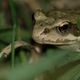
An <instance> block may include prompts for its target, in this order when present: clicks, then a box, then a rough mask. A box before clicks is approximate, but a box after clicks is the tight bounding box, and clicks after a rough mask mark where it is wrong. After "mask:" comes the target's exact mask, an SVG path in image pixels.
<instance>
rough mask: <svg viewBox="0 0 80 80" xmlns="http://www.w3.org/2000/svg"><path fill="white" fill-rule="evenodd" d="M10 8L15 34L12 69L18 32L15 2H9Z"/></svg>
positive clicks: (10, 0) (13, 37)
mask: <svg viewBox="0 0 80 80" xmlns="http://www.w3.org/2000/svg"><path fill="white" fill-rule="evenodd" d="M9 6H10V8H11V14H12V20H13V24H14V25H13V32H12V46H11V48H12V58H11V59H12V60H11V62H12V68H14V58H15V49H14V45H15V39H16V30H17V20H16V12H15V6H14V2H13V0H9Z"/></svg>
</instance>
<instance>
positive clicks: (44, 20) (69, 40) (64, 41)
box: [32, 10, 80, 52]
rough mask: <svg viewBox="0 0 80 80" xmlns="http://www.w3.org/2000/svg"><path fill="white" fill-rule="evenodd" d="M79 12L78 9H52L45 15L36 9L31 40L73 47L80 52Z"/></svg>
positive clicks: (62, 46)
mask: <svg viewBox="0 0 80 80" xmlns="http://www.w3.org/2000/svg"><path fill="white" fill-rule="evenodd" d="M79 14H80V11H76V12H75V11H73V10H72V11H70V12H69V11H66V12H64V11H52V13H50V14H49V15H47V14H45V13H44V12H43V11H41V10H38V11H37V12H36V13H35V14H34V18H35V25H34V28H33V34H32V38H33V40H34V41H35V42H37V43H39V44H48V45H54V46H57V47H60V48H73V50H75V51H79V52H80V45H79V43H80V29H79V27H78V26H77V18H78V17H79ZM50 15H51V16H50Z"/></svg>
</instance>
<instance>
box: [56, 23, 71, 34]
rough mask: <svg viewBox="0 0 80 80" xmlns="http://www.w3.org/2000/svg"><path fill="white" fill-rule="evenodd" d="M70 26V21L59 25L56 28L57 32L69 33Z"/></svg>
mask: <svg viewBox="0 0 80 80" xmlns="http://www.w3.org/2000/svg"><path fill="white" fill-rule="evenodd" d="M70 28H71V25H70V23H67V24H63V25H61V26H57V27H56V30H57V32H59V33H61V34H63V35H64V34H68V33H69V31H70Z"/></svg>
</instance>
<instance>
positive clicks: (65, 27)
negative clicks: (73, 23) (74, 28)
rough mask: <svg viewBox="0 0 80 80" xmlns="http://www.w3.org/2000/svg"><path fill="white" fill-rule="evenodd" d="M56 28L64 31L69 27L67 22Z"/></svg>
mask: <svg viewBox="0 0 80 80" xmlns="http://www.w3.org/2000/svg"><path fill="white" fill-rule="evenodd" d="M58 29H59V31H60V32H66V31H67V30H68V29H69V25H68V24H66V25H63V26H62V27H59V28H58Z"/></svg>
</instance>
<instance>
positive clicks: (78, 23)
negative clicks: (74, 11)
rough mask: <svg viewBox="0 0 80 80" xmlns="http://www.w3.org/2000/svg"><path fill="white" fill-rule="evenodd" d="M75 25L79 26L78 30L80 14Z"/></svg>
mask: <svg viewBox="0 0 80 80" xmlns="http://www.w3.org/2000/svg"><path fill="white" fill-rule="evenodd" d="M77 26H78V28H79V30H80V16H79V17H78V19H77Z"/></svg>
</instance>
